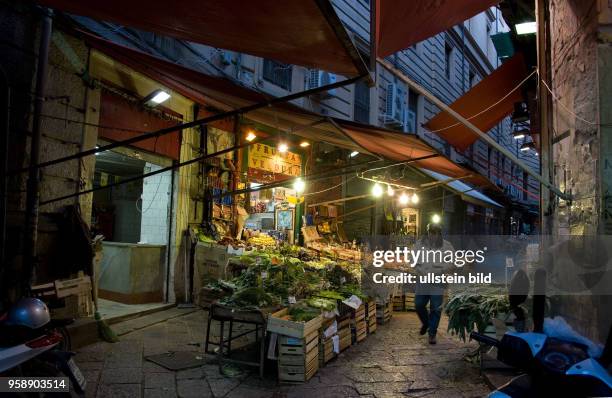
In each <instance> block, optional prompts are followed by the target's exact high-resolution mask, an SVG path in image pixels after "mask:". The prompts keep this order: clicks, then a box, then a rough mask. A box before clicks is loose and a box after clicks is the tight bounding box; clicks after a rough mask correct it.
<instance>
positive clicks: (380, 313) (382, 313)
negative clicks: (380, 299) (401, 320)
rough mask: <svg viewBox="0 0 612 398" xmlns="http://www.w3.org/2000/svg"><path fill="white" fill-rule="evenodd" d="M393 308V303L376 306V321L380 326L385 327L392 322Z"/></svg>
mask: <svg viewBox="0 0 612 398" xmlns="http://www.w3.org/2000/svg"><path fill="white" fill-rule="evenodd" d="M392 306H393V303H392V302H391V301H389V302H386V303H383V304H376V321H377V322H378V323H379V324H380V325H384V324H385V323H387V322H389V321H390V320H391V312H392V308H393V307H392Z"/></svg>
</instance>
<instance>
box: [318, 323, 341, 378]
mask: <svg viewBox="0 0 612 398" xmlns="http://www.w3.org/2000/svg"><path fill="white" fill-rule="evenodd" d="M334 322H336V318H332V319H328V320H324V321H323V327H322V328H321V333H320V334H319V366H320V367H322V366H324V365H325V364H326V363H327V362H329V361H331V360H332V359H334V358H335V357H336V353H335V352H334V337H335V336H337V335H338V330H337V326H336V329H332V333H328V334H327V335H326V334H325V332H326V331H328V330H330V329H329V328H330V327H332V326H333V323H334ZM333 330H335V332H333Z"/></svg>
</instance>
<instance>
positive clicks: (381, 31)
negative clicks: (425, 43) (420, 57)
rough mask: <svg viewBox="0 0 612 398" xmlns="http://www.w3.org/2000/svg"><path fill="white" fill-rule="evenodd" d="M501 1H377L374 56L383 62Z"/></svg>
mask: <svg viewBox="0 0 612 398" xmlns="http://www.w3.org/2000/svg"><path fill="white" fill-rule="evenodd" d="M499 2H500V0H461V1H459V0H437V1H431V0H376V10H375V14H376V45H377V49H376V54H377V56H378V57H381V58H384V57H387V56H389V55H391V54H393V53H395V52H397V51H400V50H403V49H406V48H408V47H410V46H412V45H413V44H416V43H418V42H420V41H422V40H425V39H427V38H429V37H432V36H435V35H437V34H438V33H440V32H444V31H445V30H447V29H450V28H451V27H453V26H455V25H457V24H459V23H461V22H463V21H465V20H466V19H468V18H471V17H473V16H474V15H476V14H478V13H480V12H482V11H484V10H486V9H488V8H489V7H491V6H493V5H495V4H497V3H499Z"/></svg>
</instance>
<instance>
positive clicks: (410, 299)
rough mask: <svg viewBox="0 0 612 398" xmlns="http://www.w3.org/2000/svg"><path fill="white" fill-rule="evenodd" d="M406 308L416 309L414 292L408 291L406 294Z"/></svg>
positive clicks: (409, 309) (407, 309)
mask: <svg viewBox="0 0 612 398" xmlns="http://www.w3.org/2000/svg"><path fill="white" fill-rule="evenodd" d="M404 310H405V311H414V310H415V308H414V293H406V295H405V296H404Z"/></svg>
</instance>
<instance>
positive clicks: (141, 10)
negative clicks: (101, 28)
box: [39, 0, 367, 76]
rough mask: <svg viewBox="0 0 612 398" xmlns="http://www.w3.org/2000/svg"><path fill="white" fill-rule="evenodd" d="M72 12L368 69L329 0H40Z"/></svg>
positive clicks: (268, 54)
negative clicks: (162, 0)
mask: <svg viewBox="0 0 612 398" xmlns="http://www.w3.org/2000/svg"><path fill="white" fill-rule="evenodd" d="M39 2H40V3H42V4H44V5H46V6H49V7H52V8H57V9H59V10H61V11H65V12H68V13H72V14H77V15H83V16H87V17H91V18H95V19H98V20H103V21H109V22H114V23H118V24H121V25H125V26H130V27H134V28H138V29H142V30H145V31H148V32H154V33H158V34H161V35H166V36H171V37H176V38H178V39H183V40H188V41H193V42H197V43H202V44H206V45H209V46H213V47H218V48H223V49H228V50H232V51H239V52H244V53H247V54H252V55H255V56H258V57H263V58H268V59H274V60H277V61H280V62H284V63H289V64H296V65H302V66H307V67H310V68H318V69H323V70H327V71H329V72H334V73H338V74H342V75H345V76H353V75H357V74H363V73H366V72H367V67H366V66H365V64H364V63H363V61H361V59H360V58H359V55H358V52H357V50H356V49H355V47H354V46H353V44H352V42H351V40H350V38H349V37H348V34H347V33H346V31H345V30H344V27H343V26H342V23H341V22H340V20H339V18H338V16H337V15H336V13H335V11H334V10H333V7H332V6H331V4H330V3H329V1H328V0H286V1H278V0H258V1H250V0H232V1H220V0H197V1H194V0H191V1H175V2H161V1H150V0H131V1H123V0H88V1H84V0H39Z"/></svg>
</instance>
